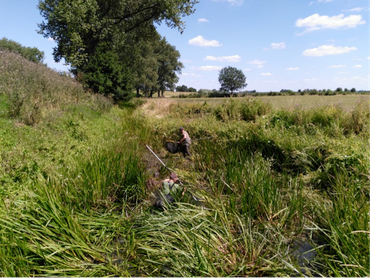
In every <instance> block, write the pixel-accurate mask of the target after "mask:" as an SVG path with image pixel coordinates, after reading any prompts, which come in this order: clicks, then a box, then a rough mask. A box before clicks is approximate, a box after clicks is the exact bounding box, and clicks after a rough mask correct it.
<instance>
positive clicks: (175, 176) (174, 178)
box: [170, 173, 178, 180]
mask: <svg viewBox="0 0 370 278" xmlns="http://www.w3.org/2000/svg"><path fill="white" fill-rule="evenodd" d="M170 179H171V180H178V178H177V175H176V174H175V173H171V174H170Z"/></svg>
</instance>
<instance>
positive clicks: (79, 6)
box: [38, 0, 198, 100]
mask: <svg viewBox="0 0 370 278" xmlns="http://www.w3.org/2000/svg"><path fill="white" fill-rule="evenodd" d="M197 2H198V1H197V0H140V1H132V0H84V1H72V0H40V1H39V4H38V8H39V10H40V13H41V15H42V16H43V17H44V19H45V21H43V22H42V23H40V24H39V31H38V32H39V33H40V34H42V35H43V36H45V37H48V38H52V39H54V40H55V41H56V43H57V47H55V48H54V52H53V56H54V60H55V61H57V62H58V61H60V60H62V59H64V60H65V61H66V62H67V63H69V64H70V65H71V69H72V72H73V73H74V74H75V76H78V78H79V79H80V80H82V81H83V82H84V84H85V85H86V86H87V87H88V88H91V89H92V90H93V91H94V92H99V93H102V94H104V95H111V96H113V98H114V99H115V100H126V99H128V98H129V97H130V92H131V91H132V90H133V89H136V91H137V94H139V90H143V91H144V92H145V95H146V96H148V95H150V94H153V92H155V91H157V92H158V94H159V95H163V92H164V90H166V89H174V84H175V83H177V81H178V77H177V74H178V73H181V69H182V68H183V64H182V63H181V62H180V61H179V58H180V53H179V52H178V51H177V50H176V48H175V47H174V46H172V45H170V44H169V43H168V42H167V41H166V39H165V38H162V37H161V36H160V35H159V34H158V32H157V31H156V28H155V26H154V24H161V23H163V22H164V23H165V24H167V26H169V27H170V28H177V29H178V30H179V31H180V32H183V30H184V27H185V23H184V22H183V21H182V17H183V16H186V15H190V14H192V13H193V12H194V5H195V4H196V3H197Z"/></svg>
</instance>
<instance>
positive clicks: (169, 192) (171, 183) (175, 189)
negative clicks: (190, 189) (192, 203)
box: [154, 173, 186, 209]
mask: <svg viewBox="0 0 370 278" xmlns="http://www.w3.org/2000/svg"><path fill="white" fill-rule="evenodd" d="M177 181H178V177H177V175H176V174H175V173H171V174H170V177H169V178H168V179H165V180H163V181H162V193H163V195H162V196H158V197H157V200H156V201H155V203H154V206H156V207H158V208H161V209H163V208H164V207H165V202H167V203H173V202H175V200H176V199H178V197H179V195H180V193H181V191H182V194H181V195H182V196H184V194H185V191H186V189H184V190H183V188H182V187H181V186H180V185H179V184H178V183H176V182H177Z"/></svg>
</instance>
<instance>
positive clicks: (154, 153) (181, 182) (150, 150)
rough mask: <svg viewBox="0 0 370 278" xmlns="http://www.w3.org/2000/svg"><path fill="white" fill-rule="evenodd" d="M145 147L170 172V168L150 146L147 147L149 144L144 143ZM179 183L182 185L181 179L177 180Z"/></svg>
mask: <svg viewBox="0 0 370 278" xmlns="http://www.w3.org/2000/svg"><path fill="white" fill-rule="evenodd" d="M146 147H147V148H148V150H149V151H150V152H151V153H152V154H153V155H154V156H155V157H156V158H157V159H158V160H159V162H160V163H162V165H163V166H164V167H165V168H166V169H167V170H168V171H169V172H170V173H172V171H171V170H170V168H168V167H167V166H166V164H164V163H163V161H162V160H161V159H160V158H159V157H158V156H157V155H156V154H155V153H154V152H153V151H152V149H151V148H149V146H148V145H146ZM177 181H178V182H179V183H180V184H181V185H183V184H182V182H181V181H179V180H177Z"/></svg>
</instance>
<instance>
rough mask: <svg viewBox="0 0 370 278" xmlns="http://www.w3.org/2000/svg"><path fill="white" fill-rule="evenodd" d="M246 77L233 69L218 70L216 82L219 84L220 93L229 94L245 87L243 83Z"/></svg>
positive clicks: (245, 84)
mask: <svg viewBox="0 0 370 278" xmlns="http://www.w3.org/2000/svg"><path fill="white" fill-rule="evenodd" d="M245 80H246V77H245V75H244V73H243V72H242V71H241V70H239V69H237V68H234V67H225V68H223V69H221V70H220V73H219V76H218V82H220V84H221V88H220V90H221V91H226V92H230V93H231V94H233V93H234V91H236V90H239V89H242V88H244V87H246V86H247V83H245Z"/></svg>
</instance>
